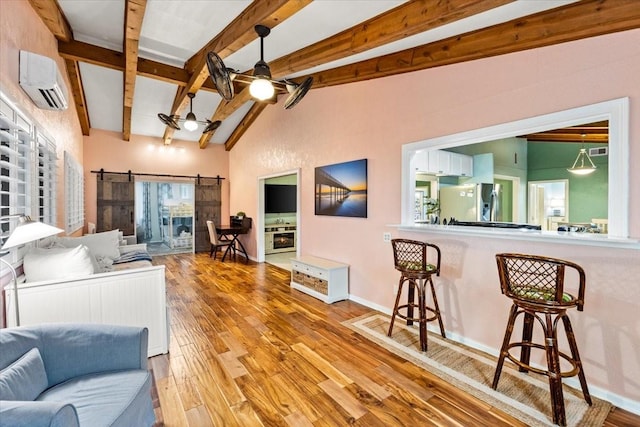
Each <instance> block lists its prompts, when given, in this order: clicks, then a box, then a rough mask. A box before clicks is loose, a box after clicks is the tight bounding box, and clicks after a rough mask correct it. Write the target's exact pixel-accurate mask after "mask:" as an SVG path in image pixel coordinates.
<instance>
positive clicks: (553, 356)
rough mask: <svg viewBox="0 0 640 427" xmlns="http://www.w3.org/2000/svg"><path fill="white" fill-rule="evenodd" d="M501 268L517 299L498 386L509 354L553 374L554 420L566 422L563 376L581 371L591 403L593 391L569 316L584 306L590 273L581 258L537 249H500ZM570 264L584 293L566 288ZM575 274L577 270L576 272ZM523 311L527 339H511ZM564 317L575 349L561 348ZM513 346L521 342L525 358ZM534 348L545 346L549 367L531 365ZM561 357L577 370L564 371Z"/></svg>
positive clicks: (523, 367) (526, 366)
mask: <svg viewBox="0 0 640 427" xmlns="http://www.w3.org/2000/svg"><path fill="white" fill-rule="evenodd" d="M496 261H497V263H498V274H499V276H500V286H501V289H502V293H503V294H505V295H506V296H507V297H509V298H511V299H512V300H513V305H512V306H511V311H510V313H509V321H508V323H507V330H506V332H505V334H504V340H503V342H502V348H501V349H500V357H499V359H498V365H497V367H496V372H495V375H494V377H493V385H492V387H493V389H494V390H495V389H496V388H497V387H498V381H499V380H500V373H501V372H502V365H503V364H504V359H505V358H508V359H509V360H511V361H512V362H513V363H515V364H516V365H518V367H519V371H520V372H528V371H533V372H537V373H539V374H542V375H546V376H547V377H548V378H549V391H550V393H551V407H552V411H553V422H554V423H556V424H558V425H561V426H564V425H566V423H567V421H566V416H565V410H564V397H563V394H562V377H572V376H575V375H578V378H579V379H580V385H581V387H582V393H583V394H584V399H585V400H586V402H587V403H588V404H589V405H591V396H590V395H589V389H588V388H587V380H586V379H585V376H584V370H583V368H582V362H581V361H580V355H579V354H578V346H577V344H576V338H575V335H574V334H573V329H572V328H571V322H570V321H569V317H568V316H567V313H566V311H567V309H570V308H574V307H575V308H577V309H578V311H582V309H583V306H584V288H585V274H584V270H583V269H582V268H581V267H580V266H579V265H577V264H574V263H572V262H569V261H564V260H561V259H557V258H548V257H542V256H536V255H522V254H508V253H505V254H497V255H496ZM566 270H569V271H571V270H574V272H575V273H577V277H576V279H578V281H579V284H578V296H577V297H575V296H574V295H572V294H569V293H566V292H565V291H564V282H565V276H566V275H567V274H566V273H567V271H566ZM572 276H573V275H572ZM520 314H523V328H522V341H518V342H511V335H512V333H513V328H514V324H515V321H516V318H517V317H518V316H519V315H520ZM534 320H537V321H538V323H539V324H540V325H541V326H542V330H543V331H544V344H539V343H534V342H532V335H533V326H534ZM560 320H562V323H563V325H564V329H565V334H566V336H567V341H568V343H569V348H570V350H571V355H570V356H569V355H568V354H566V353H563V352H561V351H560V350H559V349H558V330H557V327H558V323H559V321H560ZM512 348H520V359H518V358H517V357H515V356H514V355H512V354H511V353H510V350H511V349H512ZM531 349H540V350H544V351H545V354H546V358H547V369H539V368H536V367H533V366H531V365H530V362H529V360H530V357H531ZM560 358H562V359H564V360H566V361H567V362H569V364H570V365H571V370H569V371H566V372H562V371H561V367H560Z"/></svg>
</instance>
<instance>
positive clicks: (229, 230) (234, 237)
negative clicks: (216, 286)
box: [216, 224, 249, 262]
mask: <svg viewBox="0 0 640 427" xmlns="http://www.w3.org/2000/svg"><path fill="white" fill-rule="evenodd" d="M216 232H217V233H218V235H219V236H224V237H226V238H227V240H229V238H231V244H230V245H228V246H227V249H226V250H225V251H224V255H222V261H223V262H224V260H225V258H226V257H227V254H228V253H229V251H230V250H231V248H232V247H233V256H234V259H235V254H236V252H237V251H238V250H239V251H240V252H242V253H243V254H244V257H245V262H248V261H249V255H248V254H247V250H246V249H245V247H244V245H243V244H242V242H241V241H240V240H239V239H238V236H240V235H242V234H247V233H248V232H249V227H245V226H243V225H234V224H228V225H216ZM236 243H237V244H238V246H239V248H238V247H237V246H236Z"/></svg>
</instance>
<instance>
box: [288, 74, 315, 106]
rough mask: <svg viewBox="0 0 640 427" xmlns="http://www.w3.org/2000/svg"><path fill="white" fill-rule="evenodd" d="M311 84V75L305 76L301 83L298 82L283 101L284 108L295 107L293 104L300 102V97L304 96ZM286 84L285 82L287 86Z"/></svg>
mask: <svg viewBox="0 0 640 427" xmlns="http://www.w3.org/2000/svg"><path fill="white" fill-rule="evenodd" d="M312 84H313V77H307V78H306V79H305V80H304V81H303V82H302V83H301V84H299V85H298V86H297V87H296V88H295V89H294V90H293V92H291V95H289V97H288V98H287V100H286V101H285V103H284V108H286V109H287V110H288V109H290V108H293V107H295V105H296V104H297V103H298V102H300V100H301V99H302V98H304V96H305V95H306V94H307V92H309V89H311V85H312ZM288 85H289V84H288V83H287V86H288Z"/></svg>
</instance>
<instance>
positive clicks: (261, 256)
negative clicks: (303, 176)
mask: <svg viewBox="0 0 640 427" xmlns="http://www.w3.org/2000/svg"><path fill="white" fill-rule="evenodd" d="M300 171H301V169H300V168H297V169H290V170H287V171H282V172H276V173H272V174H268V175H261V176H259V177H258V203H257V206H258V212H257V215H256V216H257V221H256V223H255V227H256V261H257V262H264V260H265V253H264V228H265V224H264V221H265V220H264V184H265V181H266V180H267V179H269V178H277V177H279V176H286V175H295V176H296V234H297V235H296V239H297V240H296V256H300V242H301V235H302V233H301V232H300V187H301V185H300Z"/></svg>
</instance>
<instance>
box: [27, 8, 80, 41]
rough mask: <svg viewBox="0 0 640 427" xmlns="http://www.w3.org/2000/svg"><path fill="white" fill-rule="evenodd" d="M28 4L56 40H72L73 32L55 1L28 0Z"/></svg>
mask: <svg viewBox="0 0 640 427" xmlns="http://www.w3.org/2000/svg"><path fill="white" fill-rule="evenodd" d="M29 3H30V4H31V7H32V8H33V9H34V10H35V11H36V13H37V14H38V15H39V16H40V19H42V22H44V24H45V25H46V26H47V28H49V31H51V33H52V34H53V35H54V36H55V38H56V39H58V40H62V41H65V42H68V41H71V40H73V31H71V27H70V26H69V22H68V21H67V18H66V17H65V16H64V14H63V13H62V11H61V10H60V6H59V5H58V2H57V1H56V0H29Z"/></svg>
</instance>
